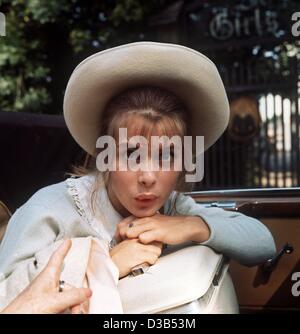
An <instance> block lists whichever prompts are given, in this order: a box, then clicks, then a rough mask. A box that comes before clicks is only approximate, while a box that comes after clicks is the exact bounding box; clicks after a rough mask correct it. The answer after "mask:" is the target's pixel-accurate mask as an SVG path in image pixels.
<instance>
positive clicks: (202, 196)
mask: <svg viewBox="0 0 300 334" xmlns="http://www.w3.org/2000/svg"><path fill="white" fill-rule="evenodd" d="M190 195H191V196H192V197H193V198H194V199H195V200H196V201H197V202H198V203H201V204H202V205H205V206H207V207H221V208H223V209H225V210H234V211H238V212H241V213H244V214H246V215H248V216H252V217H255V218H257V219H259V220H260V221H261V222H262V223H263V224H265V225H266V226H267V227H268V228H269V230H270V231H271V233H272V234H273V236H274V239H275V243H276V247H277V254H276V256H275V257H274V258H273V259H270V261H268V262H267V263H263V264H261V265H260V266H255V267H251V268H248V267H245V266H242V265H239V264H238V263H236V262H235V261H233V260H232V261H231V264H230V273H231V277H232V280H233V283H234V286H235V289H236V293H237V297H238V301H239V305H240V311H241V313H253V312H255V313H257V312H290V311H297V312H300V296H299V295H300V188H282V189H280V188H276V189H270V188H269V189H247V190H246V189H244V190H243V189H241V190H224V191H203V192H201V191H197V192H192V193H190Z"/></svg>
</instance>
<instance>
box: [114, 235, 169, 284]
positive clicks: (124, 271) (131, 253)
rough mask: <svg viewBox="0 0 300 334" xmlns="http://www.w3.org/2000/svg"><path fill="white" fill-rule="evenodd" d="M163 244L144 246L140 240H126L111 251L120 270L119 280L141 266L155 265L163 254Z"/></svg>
mask: <svg viewBox="0 0 300 334" xmlns="http://www.w3.org/2000/svg"><path fill="white" fill-rule="evenodd" d="M161 249H162V244H161V243H152V244H151V245H150V244H149V245H143V244H141V243H140V242H139V241H138V239H131V240H124V241H121V242H120V243H119V244H117V245H116V246H115V247H114V248H113V249H112V250H111V251H110V256H111V258H112V261H113V262H114V263H115V265H116V266H117V267H118V269H119V278H122V277H124V276H126V275H128V274H129V273H130V271H131V269H132V268H133V267H135V266H137V265H139V264H142V263H148V264H149V265H153V264H155V262H156V261H157V259H158V258H159V256H160V254H161Z"/></svg>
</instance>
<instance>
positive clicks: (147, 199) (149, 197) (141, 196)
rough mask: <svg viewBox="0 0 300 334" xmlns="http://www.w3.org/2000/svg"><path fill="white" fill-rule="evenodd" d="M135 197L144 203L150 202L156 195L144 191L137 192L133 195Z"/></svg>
mask: <svg viewBox="0 0 300 334" xmlns="http://www.w3.org/2000/svg"><path fill="white" fill-rule="evenodd" d="M135 199H136V200H137V201H140V202H144V203H147V202H152V201H154V200H156V199H157V196H156V195H154V194H150V193H149V194H148V193H144V194H139V195H137V196H136V197H135Z"/></svg>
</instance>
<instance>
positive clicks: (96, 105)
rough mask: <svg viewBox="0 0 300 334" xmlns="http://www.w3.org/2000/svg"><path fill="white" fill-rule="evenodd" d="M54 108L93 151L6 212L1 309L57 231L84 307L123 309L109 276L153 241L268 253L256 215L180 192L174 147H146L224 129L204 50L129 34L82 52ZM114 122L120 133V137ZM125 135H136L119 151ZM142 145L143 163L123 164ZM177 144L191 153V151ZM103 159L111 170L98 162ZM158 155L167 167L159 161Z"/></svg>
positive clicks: (209, 136) (243, 254) (158, 247)
mask: <svg viewBox="0 0 300 334" xmlns="http://www.w3.org/2000/svg"><path fill="white" fill-rule="evenodd" d="M64 115H65V119H66V123H67V126H68V128H69V130H70V132H71V134H72V135H73V137H74V139H75V140H76V141H77V142H78V143H79V144H80V145H81V147H82V148H83V149H84V150H85V151H86V152H87V153H89V154H90V155H91V156H92V157H93V158H94V159H92V160H91V162H90V168H89V169H88V170H86V171H85V173H84V174H85V175H82V176H80V177H78V178H68V179H67V180H66V181H64V182H60V183H58V184H54V185H51V186H48V187H45V188H43V189H41V190H39V191H38V192H37V193H35V194H34V195H33V196H32V197H31V198H30V199H29V200H28V202H26V203H25V204H24V205H23V206H22V207H21V208H19V209H18V210H17V211H16V212H15V214H14V215H13V217H12V218H11V221H10V222H9V225H8V229H7V232H6V235H5V237H4V240H3V242H2V244H1V248H0V275H1V274H2V278H0V309H1V295H2V305H3V306H5V305H6V304H7V303H8V302H9V301H10V300H11V299H12V298H13V297H15V295H16V294H18V293H19V292H20V291H22V289H23V288H25V287H26V286H27V285H28V284H29V282H30V281H31V280H32V279H33V278H34V277H35V276H36V275H37V273H38V272H39V271H40V270H42V268H43V267H44V266H45V264H46V262H47V260H48V258H49V256H50V255H51V253H52V252H53V250H54V249H55V248H56V247H57V243H58V242H59V241H60V240H62V239H64V238H72V240H73V246H72V249H71V250H70V252H69V254H68V256H67V258H66V261H65V267H64V270H63V272H62V277H63V278H62V279H63V280H65V281H66V282H67V283H68V284H70V285H72V286H75V287H81V286H87V285H88V286H89V287H90V288H91V289H92V290H93V295H92V298H91V299H90V303H89V306H88V307H85V312H89V313H94V312H99V313H109V312H112V313H116V312H122V305H121V301H120V298H119V296H118V290H117V284H118V279H119V278H121V277H124V276H126V275H127V274H128V273H129V272H130V270H131V269H132V268H133V267H134V266H136V265H139V264H141V263H148V264H150V265H153V264H155V262H156V261H157V259H158V257H159V256H160V254H161V251H162V245H163V244H180V243H184V242H196V243H200V244H202V245H206V246H208V247H211V248H213V249H214V250H215V251H217V252H220V253H223V254H225V255H227V256H228V257H230V258H233V259H235V260H237V261H238V262H240V263H242V264H245V265H249V266H250V265H255V264H258V263H260V262H262V261H264V260H266V259H268V258H269V257H271V256H273V254H274V253H275V245H274V241H273V238H272V236H271V234H270V232H269V231H268V229H267V228H266V227H265V226H264V225H263V224H262V223H260V222H259V221H258V220H256V219H254V218H250V217H247V216H245V215H242V214H240V213H236V212H227V211H224V210H222V209H218V208H205V207H203V206H202V205H200V204H197V203H196V202H195V201H194V200H193V199H192V198H191V197H190V196H186V195H184V194H183V193H182V190H183V189H184V188H183V186H184V185H185V184H184V180H185V175H186V171H185V170H184V168H182V171H181V170H177V169H176V168H174V164H175V160H174V159H175V154H173V153H174V152H172V149H174V146H172V145H170V143H169V144H167V146H168V145H169V147H167V148H169V149H170V152H169V153H167V154H165V151H164V147H163V146H164V144H162V145H160V146H159V149H160V150H159V152H158V155H154V154H152V153H153V152H152V146H151V145H150V143H151V139H152V138H153V137H154V136H158V137H161V136H166V137H167V138H172V137H173V136H177V138H180V139H184V137H185V136H189V135H190V136H193V137H194V138H195V137H196V136H204V149H207V148H208V147H209V146H211V145H212V144H213V143H214V142H215V141H216V140H217V139H218V138H219V137H220V135H221V134H222V133H223V132H224V130H225V128H226V126H227V124H228V118H229V106H228V100H227V97H226V93H225V89H224V86H223V83H222V81H221V79H220V76H219V74H218V71H217V69H216V67H215V65H214V64H213V63H212V62H211V61H210V60H209V59H208V58H206V57H205V56H203V55H202V54H200V53H198V52H196V51H194V50H192V49H188V48H186V47H182V46H179V45H175V44H163V43H153V42H138V43H132V44H128V45H123V46H120V47H116V48H112V49H108V50H105V51H102V52H99V53H97V54H95V55H92V56H91V57H89V58H87V59H85V60H84V61H83V62H81V63H80V64H79V65H78V66H77V67H76V69H75V70H74V72H73V73H72V76H71V78H70V80H69V83H68V86H67V89H66V93H65V100H64ZM120 129H125V130H126V131H127V134H126V136H125V140H124V138H123V137H122V136H120V131H119V130H120ZM104 136H109V138H111V139H113V142H114V143H115V149H113V150H111V151H109V152H110V154H109V156H107V157H106V158H107V159H106V160H100V163H99V160H98V158H99V157H100V156H101V154H103V153H105V149H107V147H106V146H104V145H99V141H98V139H99V138H103V137H104ZM135 136H142V137H143V138H145V139H146V142H145V141H144V142H142V143H143V144H139V145H137V146H134V145H133V147H131V148H130V150H128V147H127V146H128V142H129V141H130V140H131V139H132V138H136V137H135ZM105 138H106V137H105ZM182 142H184V140H182ZM145 143H146V144H145ZM142 146H146V148H148V153H147V154H146V155H143V158H142V159H141V160H142V161H140V162H142V164H143V168H139V169H134V170H133V169H131V168H127V167H129V166H130V163H129V162H130V161H131V160H132V159H133V160H135V159H136V158H137V155H135V154H134V153H136V150H138V149H139V148H142ZM170 146H172V147H170ZM143 148H145V147H143ZM183 150H191V151H192V152H193V153H194V155H195V151H194V149H193V148H190V147H186V146H184V147H183ZM112 153H114V154H113V156H111V154H112ZM196 153H197V152H196ZM124 156H125V158H126V159H124ZM132 157H133V158H132ZM139 158H141V155H140V156H139ZM107 160H109V161H110V164H108V166H113V165H114V164H115V166H116V168H115V169H113V168H112V169H111V170H106V171H103V170H102V171H99V169H100V170H101V168H102V167H103V164H105V162H106V161H107ZM164 162H168V163H169V164H170V166H171V168H170V169H168V170H165V169H163V168H161V167H162V165H163V163H164ZM157 164H158V166H159V168H158V169H155V168H154V167H153V166H154V165H155V166H157ZM124 167H126V168H124ZM182 167H183V166H182ZM124 169H125V170H124ZM112 240H114V241H115V243H112ZM112 246H113V247H112ZM107 287H109V289H107Z"/></svg>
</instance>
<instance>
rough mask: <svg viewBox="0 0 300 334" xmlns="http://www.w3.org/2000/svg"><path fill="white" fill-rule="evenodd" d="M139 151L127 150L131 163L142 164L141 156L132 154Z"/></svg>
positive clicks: (134, 149)
mask: <svg viewBox="0 0 300 334" xmlns="http://www.w3.org/2000/svg"><path fill="white" fill-rule="evenodd" d="M136 150H137V148H128V150H127V159H128V160H131V161H136V162H137V163H139V162H140V160H141V159H140V156H139V155H138V156H134V155H132V153H134V152H135V151H136Z"/></svg>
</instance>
